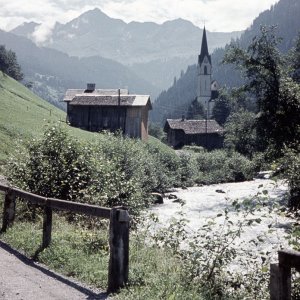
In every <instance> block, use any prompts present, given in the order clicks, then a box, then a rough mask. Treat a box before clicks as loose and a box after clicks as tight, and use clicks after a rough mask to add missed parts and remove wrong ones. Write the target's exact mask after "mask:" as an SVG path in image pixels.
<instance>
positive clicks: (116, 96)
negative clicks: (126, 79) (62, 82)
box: [64, 84, 152, 140]
mask: <svg viewBox="0 0 300 300" xmlns="http://www.w3.org/2000/svg"><path fill="white" fill-rule="evenodd" d="M64 101H65V102H66V103H67V120H68V122H69V124H70V125H71V126H74V127H78V128H81V129H84V130H88V131H94V132H97V131H102V130H109V131H112V132H115V131H117V130H121V131H122V132H123V134H124V135H127V136H129V137H132V138H140V139H142V140H146V139H147V138H148V112H149V110H151V109H152V106H151V101H150V96H149V95H132V94H129V92H128V90H126V89H95V84H88V85H87V89H86V90H83V89H69V90H67V92H66V94H65V97H64Z"/></svg>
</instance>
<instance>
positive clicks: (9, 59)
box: [0, 45, 23, 81]
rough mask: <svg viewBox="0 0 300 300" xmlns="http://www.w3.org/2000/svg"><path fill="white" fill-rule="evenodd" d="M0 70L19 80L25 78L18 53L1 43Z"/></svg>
mask: <svg viewBox="0 0 300 300" xmlns="http://www.w3.org/2000/svg"><path fill="white" fill-rule="evenodd" d="M0 70H1V71H2V72H3V73H5V74H7V75H9V76H10V77H12V78H14V79H15V80H17V81H21V80H23V73H22V70H21V67H20V65H19V63H18V61H17V56H16V53H15V52H13V51H12V50H7V49H6V48H5V46H4V45H0Z"/></svg>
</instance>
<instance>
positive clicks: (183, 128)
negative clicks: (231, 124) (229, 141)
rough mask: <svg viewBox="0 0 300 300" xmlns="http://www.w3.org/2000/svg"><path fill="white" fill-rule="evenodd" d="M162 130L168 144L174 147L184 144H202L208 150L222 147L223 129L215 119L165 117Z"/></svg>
mask: <svg viewBox="0 0 300 300" xmlns="http://www.w3.org/2000/svg"><path fill="white" fill-rule="evenodd" d="M164 131H165V132H166V133H167V139H168V144H169V145H170V146H172V147H174V148H175V149H179V148H181V147H183V146H184V145H197V146H202V147H204V148H206V149H208V150H213V149H218V148H222V147H223V140H224V139H223V132H224V129H223V128H222V127H221V126H220V125H219V124H218V123H217V122H216V121H215V120H185V119H167V121H166V123H165V126H164Z"/></svg>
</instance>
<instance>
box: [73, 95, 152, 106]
mask: <svg viewBox="0 0 300 300" xmlns="http://www.w3.org/2000/svg"><path fill="white" fill-rule="evenodd" d="M148 103H149V104H150V107H151V103H150V96H149V95H120V106H146V105H147V104H148ZM70 105H77V106H78V105H80V106H118V105H119V96H118V95H93V94H88V93H84V94H77V95H75V97H73V99H72V100H71V101H70Z"/></svg>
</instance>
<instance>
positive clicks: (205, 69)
mask: <svg viewBox="0 0 300 300" xmlns="http://www.w3.org/2000/svg"><path fill="white" fill-rule="evenodd" d="M204 75H207V66H204Z"/></svg>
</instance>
